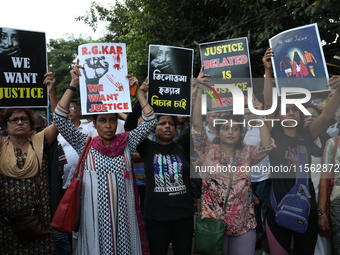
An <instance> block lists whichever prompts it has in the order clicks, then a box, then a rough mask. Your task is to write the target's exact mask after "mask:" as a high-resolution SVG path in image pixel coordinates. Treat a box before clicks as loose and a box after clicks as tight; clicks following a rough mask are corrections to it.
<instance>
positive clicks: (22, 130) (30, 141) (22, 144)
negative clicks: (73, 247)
mask: <svg viewBox="0 0 340 255" xmlns="http://www.w3.org/2000/svg"><path fill="white" fill-rule="evenodd" d="M34 114H35V113H34V112H33V110H31V109H26V108H25V109H24V108H7V109H5V110H4V111H3V112H2V113H1V114H0V120H1V126H2V128H4V129H5V130H6V132H7V133H8V136H7V137H0V162H1V164H0V254H9V253H11V254H55V247H54V246H55V245H54V241H53V236H52V231H50V232H51V233H49V234H46V235H43V236H42V237H40V238H39V239H36V240H33V241H32V242H30V243H28V244H22V242H21V241H20V240H19V239H18V238H17V236H16V235H15V234H14V233H13V229H12V225H11V224H13V223H15V222H13V221H12V222H11V216H12V215H15V214H17V213H20V212H22V211H23V210H24V209H26V208H28V207H30V206H32V205H33V204H35V203H37V202H39V203H40V206H39V207H38V209H39V211H40V214H41V216H42V218H43V220H44V222H45V224H46V225H48V224H49V223H50V222H51V206H50V205H51V196H50V184H49V175H48V171H49V168H48V161H47V154H46V149H47V147H48V145H51V144H52V143H53V142H54V141H55V140H56V138H57V135H58V130H57V129H56V127H55V126H54V125H51V126H49V127H47V128H45V129H44V130H43V131H41V132H39V133H35V132H33V131H34V124H35V121H34V118H33V117H34ZM33 133H35V134H33Z"/></svg>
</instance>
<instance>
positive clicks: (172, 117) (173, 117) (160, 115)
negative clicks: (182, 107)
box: [156, 114, 176, 128]
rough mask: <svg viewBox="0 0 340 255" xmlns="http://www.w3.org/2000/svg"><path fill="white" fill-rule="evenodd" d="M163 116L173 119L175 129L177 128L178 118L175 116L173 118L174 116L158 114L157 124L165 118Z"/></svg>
mask: <svg viewBox="0 0 340 255" xmlns="http://www.w3.org/2000/svg"><path fill="white" fill-rule="evenodd" d="M163 116H169V117H171V119H172V121H173V122H174V126H175V128H176V117H175V116H172V115H166V114H159V115H158V114H157V115H156V118H157V123H158V122H159V119H160V118H161V117H163Z"/></svg>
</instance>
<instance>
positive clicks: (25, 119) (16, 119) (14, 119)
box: [7, 116, 29, 124]
mask: <svg viewBox="0 0 340 255" xmlns="http://www.w3.org/2000/svg"><path fill="white" fill-rule="evenodd" d="M19 120H20V121H21V123H28V122H29V119H28V117H25V116H21V117H11V118H8V120H7V121H8V122H9V123H10V124H17V123H18V122H19Z"/></svg>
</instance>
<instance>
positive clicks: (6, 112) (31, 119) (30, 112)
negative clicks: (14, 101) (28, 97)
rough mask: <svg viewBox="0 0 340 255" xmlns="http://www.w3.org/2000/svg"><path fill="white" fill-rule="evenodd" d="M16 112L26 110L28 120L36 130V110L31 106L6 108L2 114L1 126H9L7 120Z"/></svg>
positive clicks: (0, 115)
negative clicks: (30, 107)
mask: <svg viewBox="0 0 340 255" xmlns="http://www.w3.org/2000/svg"><path fill="white" fill-rule="evenodd" d="M14 112H25V113H26V115H27V117H28V120H29V122H30V128H31V130H34V125H35V121H34V115H35V112H34V111H33V110H32V109H29V108H6V109H5V110H3V111H2V112H1V114H0V119H1V126H2V127H3V128H5V129H6V128H7V120H8V118H10V117H11V116H12V115H13V113H14Z"/></svg>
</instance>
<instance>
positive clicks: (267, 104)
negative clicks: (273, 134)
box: [262, 48, 275, 131]
mask: <svg viewBox="0 0 340 255" xmlns="http://www.w3.org/2000/svg"><path fill="white" fill-rule="evenodd" d="M273 56H274V52H273V50H272V49H271V48H269V49H267V50H266V53H265V54H264V56H263V58H262V62H263V65H264V74H265V78H264V109H265V110H267V109H270V108H271V106H272V104H273V73H272V72H273V70H272V69H273V65H272V60H271V57H273ZM266 117H267V119H274V118H275V113H272V114H269V115H267V116H266ZM266 125H267V127H268V130H269V131H270V130H271V129H272V126H271V122H270V121H267V122H266Z"/></svg>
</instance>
